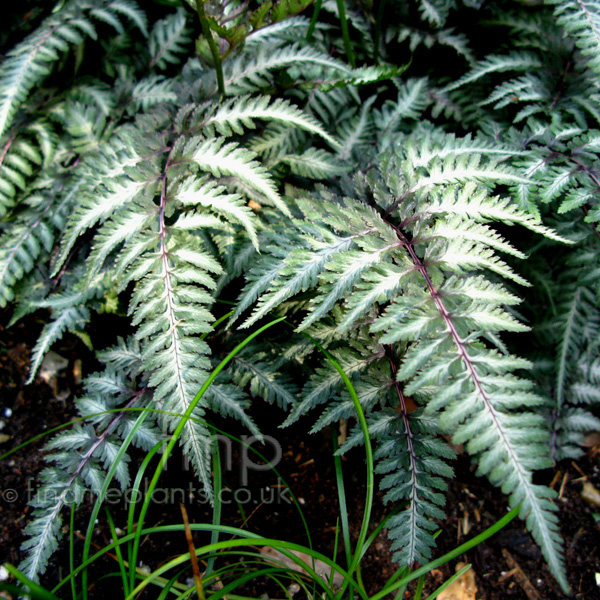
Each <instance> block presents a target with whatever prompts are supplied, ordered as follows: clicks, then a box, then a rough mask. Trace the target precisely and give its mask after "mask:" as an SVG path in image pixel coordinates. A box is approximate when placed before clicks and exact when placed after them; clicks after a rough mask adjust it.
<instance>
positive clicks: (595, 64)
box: [549, 0, 600, 74]
mask: <svg viewBox="0 0 600 600" xmlns="http://www.w3.org/2000/svg"><path fill="white" fill-rule="evenodd" d="M549 4H554V5H555V6H556V8H555V9H554V14H555V15H556V17H557V22H558V23H559V25H561V26H562V27H563V28H564V30H565V32H566V33H567V35H570V36H573V37H574V38H575V43H576V44H577V46H578V47H579V48H580V49H581V53H582V54H583V55H584V56H586V57H589V58H588V62H589V66H590V67H591V68H592V69H593V70H594V71H595V72H596V74H598V73H600V59H599V58H598V55H599V54H600V4H599V3H598V2H596V1H594V0H568V1H564V0H552V2H549Z"/></svg>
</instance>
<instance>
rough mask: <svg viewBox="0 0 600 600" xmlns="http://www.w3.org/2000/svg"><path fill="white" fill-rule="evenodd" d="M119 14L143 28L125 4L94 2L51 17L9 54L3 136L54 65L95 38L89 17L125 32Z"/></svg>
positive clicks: (0, 121) (2, 73)
mask: <svg viewBox="0 0 600 600" xmlns="http://www.w3.org/2000/svg"><path fill="white" fill-rule="evenodd" d="M119 14H124V15H125V16H127V17H128V18H130V19H132V20H133V21H134V22H136V23H137V25H138V26H141V27H143V26H144V17H143V16H142V14H141V13H140V12H139V10H138V9H137V7H136V6H135V5H134V4H133V3H130V2H127V1H126V0H103V1H102V2H101V3H100V6H99V5H98V3H92V2H83V1H80V2H73V3H71V4H70V5H69V6H68V7H66V8H63V9H62V10H60V11H57V12H56V13H55V14H53V15H52V16H50V17H48V18H47V19H46V20H45V21H44V23H43V24H42V25H41V26H40V27H39V28H38V29H37V30H36V31H35V32H34V33H32V34H31V35H30V36H29V37H28V38H26V39H25V40H24V41H23V42H21V43H20V44H19V45H18V46H16V47H15V48H14V49H13V50H11V51H10V52H9V54H8V55H7V57H6V60H5V61H4V63H3V64H2V68H1V70H0V136H2V135H3V134H4V133H5V132H6V131H7V130H8V128H9V127H10V125H11V123H12V121H13V119H14V117H15V115H16V113H17V110H18V109H19V106H20V105H21V104H22V103H23V101H24V100H25V99H26V98H27V94H28V93H29V92H30V90H31V89H33V87H34V86H35V85H37V84H38V83H39V82H40V81H42V80H43V79H44V78H45V77H46V76H47V75H48V74H49V73H50V71H51V69H52V66H53V64H54V63H55V62H56V61H58V60H59V59H60V57H61V56H62V55H63V54H64V53H65V52H66V51H67V50H68V48H69V47H70V46H72V45H78V44H82V43H83V41H84V39H85V38H86V37H90V38H92V39H95V38H96V32H95V29H94V27H93V25H92V21H91V19H90V17H95V18H96V19H102V20H105V21H109V24H110V25H112V26H113V27H116V28H117V29H119V28H122V26H121V24H120V20H119V18H118V15H119ZM88 15H89V16H88Z"/></svg>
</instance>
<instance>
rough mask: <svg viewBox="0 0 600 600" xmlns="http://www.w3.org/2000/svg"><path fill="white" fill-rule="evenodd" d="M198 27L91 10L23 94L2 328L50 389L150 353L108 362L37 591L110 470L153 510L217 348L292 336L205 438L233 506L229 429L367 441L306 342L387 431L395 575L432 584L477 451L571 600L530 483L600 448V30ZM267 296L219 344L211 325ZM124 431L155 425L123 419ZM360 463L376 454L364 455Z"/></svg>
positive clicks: (466, 22) (334, 12)
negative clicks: (263, 323) (459, 483)
mask: <svg viewBox="0 0 600 600" xmlns="http://www.w3.org/2000/svg"><path fill="white" fill-rule="evenodd" d="M187 3H188V5H189V6H188V7H185V8H186V9H192V10H184V8H183V7H180V8H178V9H175V10H172V9H171V8H169V7H170V6H172V4H173V3H171V2H169V3H166V4H165V3H159V4H160V6H158V5H157V6H154V7H153V8H152V9H151V10H149V12H148V14H149V15H151V18H150V22H148V19H147V17H146V15H145V14H144V12H143V11H142V10H141V9H140V8H139V7H138V6H137V5H136V4H134V3H132V2H130V1H129V0H102V1H100V2H91V1H88V0H69V1H67V2H64V3H61V4H60V5H59V6H58V7H57V8H56V10H55V11H54V12H52V14H50V15H49V16H47V17H45V18H44V16H43V13H40V20H39V24H38V25H37V28H36V29H34V30H33V32H32V33H30V34H28V35H27V36H22V37H23V39H21V41H17V43H16V45H15V46H14V47H12V48H6V49H5V50H6V52H5V56H6V58H5V60H4V62H3V63H2V65H1V66H0V306H2V307H5V306H6V307H12V308H14V312H13V322H14V321H15V320H17V319H19V318H21V317H23V316H24V315H26V314H28V313H31V312H33V311H40V312H39V313H38V314H39V315H42V316H43V318H44V319H45V324H44V326H43V327H42V328H41V329H42V330H41V334H40V337H39V340H38V342H37V344H36V345H35V347H34V349H33V357H32V370H31V373H30V379H32V378H34V377H35V374H36V370H37V369H38V367H39V365H40V364H41V362H42V360H43V358H44V355H45V353H46V352H47V351H48V349H49V348H50V347H52V346H53V345H54V344H56V343H57V342H59V340H60V339H61V337H62V336H64V335H67V334H69V333H70V334H75V335H80V336H82V335H83V336H84V335H87V334H86V333H84V332H85V331H86V327H87V325H88V323H89V322H90V321H93V320H94V319H95V318H96V316H95V315H96V314H97V313H100V312H103V311H105V310H112V311H114V312H117V313H118V314H120V315H121V316H122V317H123V318H124V319H125V320H128V322H129V324H130V326H131V328H132V329H131V332H132V335H130V337H128V338H127V339H120V340H118V341H117V342H116V345H115V346H114V347H113V348H111V349H109V350H104V351H101V352H100V353H99V355H100V358H101V360H102V361H103V362H104V363H105V365H106V368H105V369H104V371H102V372H101V373H97V374H94V375H91V376H89V377H88V378H87V379H86V383H85V385H86V394H85V395H84V397H83V398H80V399H79V400H77V401H76V405H77V407H78V410H79V411H80V413H81V415H82V417H84V422H82V424H81V425H80V426H78V427H75V428H73V429H72V430H70V431H68V432H65V433H64V434H62V435H60V436H58V437H56V438H55V439H54V440H53V441H51V442H50V445H49V446H48V452H49V454H48V458H49V463H50V465H49V467H48V469H47V470H46V471H45V473H44V475H43V478H42V480H43V481H42V485H41V487H40V494H39V496H38V499H37V500H36V505H37V508H36V510H35V515H34V519H33V521H32V522H31V524H30V525H29V526H28V533H29V534H30V536H31V538H30V540H29V541H28V542H26V544H25V547H24V548H25V550H26V552H25V562H24V566H25V569H26V571H27V573H28V576H30V577H33V578H35V577H36V576H38V575H39V573H40V572H41V571H43V569H44V568H45V565H46V564H47V561H48V559H49V557H50V555H51V554H52V552H53V551H54V549H55V548H56V547H57V543H58V539H59V538H60V525H61V523H60V515H61V511H62V510H63V508H65V507H66V506H67V505H68V504H70V503H71V501H72V500H75V504H77V503H80V502H81V501H82V499H83V497H84V495H85V493H86V491H88V490H91V491H93V492H96V493H97V492H98V491H99V490H100V489H101V487H102V485H103V482H104V478H105V476H106V472H107V471H108V470H110V468H111V467H115V468H116V476H117V479H118V481H119V483H120V484H121V485H127V478H128V468H127V460H128V459H127V454H126V453H125V454H124V458H123V459H122V463H118V464H115V462H114V461H115V460H116V458H115V457H116V456H117V454H118V453H119V451H120V448H121V447H122V444H123V443H124V440H126V439H128V443H129V442H131V443H133V444H134V445H137V446H139V447H141V448H143V449H144V450H149V449H150V448H152V447H153V446H154V445H155V444H156V443H157V442H158V441H159V440H160V439H161V434H159V433H158V432H159V431H162V433H163V434H164V433H166V432H169V431H173V430H174V428H175V427H176V426H177V424H178V423H179V419H178V417H177V415H180V414H182V413H184V412H185V411H186V410H187V409H188V407H189V404H190V402H191V400H192V398H193V397H194V394H195V393H196V391H197V390H198V388H199V387H200V386H201V385H202V384H203V383H204V382H205V381H206V379H207V377H208V375H209V373H210V371H211V369H213V368H214V366H215V365H216V364H218V362H219V356H218V353H219V352H220V351H221V349H225V348H226V347H227V346H228V345H229V344H230V343H235V341H236V340H237V339H239V338H240V336H242V335H243V333H244V332H243V329H244V328H245V327H250V326H253V325H255V324H256V323H258V322H259V321H260V320H261V319H263V318H265V317H266V316H267V315H269V314H271V313H278V314H285V315H286V318H287V319H288V320H289V321H291V322H293V323H294V324H295V328H296V331H297V332H298V334H292V335H289V334H288V333H285V334H284V333H274V334H272V339H269V340H267V341H261V342H258V341H254V342H253V343H252V344H250V345H249V346H248V347H247V348H246V349H245V350H244V352H242V353H241V354H239V355H238V356H237V357H236V358H235V360H234V361H233V362H232V364H231V368H230V369H229V370H228V371H227V372H224V373H222V374H221V375H220V379H219V380H217V381H216V382H214V383H213V384H212V385H211V386H210V388H209V390H208V391H207V393H206V394H205V395H204V396H203V398H202V401H201V402H200V403H199V404H198V405H197V406H196V409H195V412H194V414H193V415H192V416H193V419H190V420H189V421H188V422H186V424H185V426H184V429H183V433H182V436H181V438H180V441H181V445H182V450H183V453H184V454H185V456H186V457H187V458H189V460H190V461H191V462H192V464H193V467H194V472H195V474H196V475H197V477H198V478H199V479H200V480H201V482H202V485H203V487H204V489H205V491H206V492H207V494H208V496H209V497H210V495H211V493H212V492H211V468H212V466H211V464H210V452H211V448H212V446H211V444H212V440H211V437H210V435H209V428H208V424H207V421H208V420H209V419H210V416H209V415H210V413H211V412H218V413H220V414H222V415H224V416H228V417H233V418H236V419H238V420H239V421H240V422H241V423H243V425H244V426H245V427H246V428H247V429H248V430H249V431H251V432H252V433H253V434H254V435H257V436H260V431H259V430H258V428H257V427H256V424H255V423H254V421H253V419H252V417H251V415H250V412H249V407H250V404H251V402H254V401H255V400H257V399H258V398H259V397H260V398H264V399H265V400H266V401H267V402H269V403H271V404H277V405H278V406H280V407H281V408H282V409H284V410H286V411H287V417H286V420H285V423H286V424H290V423H293V422H295V421H297V420H299V419H301V418H304V417H305V416H306V415H308V414H310V413H313V412H317V411H320V412H319V414H318V416H316V417H315V422H314V423H313V425H312V431H317V430H320V429H323V428H325V427H329V426H331V425H333V424H334V423H336V422H337V421H339V420H340V419H352V418H353V417H354V414H355V407H354V404H353V402H352V399H351V398H350V397H349V395H348V392H347V390H346V387H345V386H344V385H343V381H342V380H341V378H340V375H339V373H337V371H333V372H332V371H331V369H329V368H328V366H327V364H325V363H323V364H322V363H321V362H320V360H321V357H319V356H318V354H317V353H316V352H315V349H314V345H313V344H312V342H310V341H309V340H308V339H307V338H306V337H304V336H302V335H299V333H307V334H309V336H311V337H312V338H316V339H318V340H320V342H321V343H322V344H323V345H324V346H325V347H327V349H328V351H329V352H330V353H331V354H332V355H334V356H335V357H336V359H337V360H338V362H339V363H340V364H341V366H342V368H343V369H344V371H345V372H346V373H347V374H348V376H349V377H350V378H351V380H352V382H353V385H354V387H355V389H356V392H357V395H358V398H359V402H360V403H361V405H362V407H363V409H364V411H365V413H366V418H367V422H368V426H369V430H370V433H371V435H372V437H373V440H374V441H375V445H376V450H375V456H376V459H377V471H378V473H379V474H380V475H381V478H380V487H381V489H382V491H383V494H384V497H385V499H386V501H387V502H389V503H391V504H395V505H398V504H400V505H401V506H400V508H399V510H398V512H397V513H396V514H395V515H394V516H393V517H392V518H391V520H390V521H389V525H390V528H389V531H390V536H391V538H392V540H393V548H394V559H395V560H396V561H397V562H399V563H401V564H402V565H413V564H415V563H419V562H420V563H423V562H425V561H427V560H428V559H429V558H430V557H431V556H432V553H433V548H434V539H433V532H434V531H435V530H436V528H437V527H438V524H437V522H438V521H439V520H441V519H443V518H444V502H445V499H444V495H445V494H444V493H445V491H446V487H447V480H448V479H450V478H452V477H453V471H452V468H451V466H450V461H451V460H452V458H453V451H452V448H451V446H450V445H449V444H448V442H447V438H446V437H445V436H447V435H451V436H452V439H453V441H454V442H456V443H464V444H465V447H466V449H467V451H468V452H469V453H470V454H471V455H472V457H473V459H474V462H475V463H476V464H477V466H478V472H479V473H480V474H482V475H486V476H487V477H488V478H489V479H490V481H491V482H492V483H493V484H494V485H497V486H498V487H500V488H501V490H502V491H503V492H504V494H505V495H506V496H507V498H508V503H509V504H510V505H511V506H517V505H519V506H520V512H521V516H522V517H523V518H524V519H525V522H526V525H527V526H528V528H529V530H530V531H531V532H532V534H533V536H534V538H535V540H536V541H537V543H538V544H539V545H540V547H541V549H542V552H543V554H544V556H545V557H546V559H547V562H548V564H549V566H550V568H551V570H552V571H553V573H554V574H555V575H556V577H557V579H558V581H559V582H560V584H561V586H562V587H563V589H565V590H567V588H568V585H567V581H566V577H565V569H564V565H563V558H562V548H561V539H560V535H559V532H558V522H557V517H556V512H555V507H554V504H553V493H552V492H551V490H549V489H548V488H546V487H545V486H543V485H541V484H538V483H534V475H535V473H536V471H538V470H540V469H545V468H546V467H548V466H550V465H551V464H552V460H553V459H554V460H560V459H562V458H570V457H575V456H578V455H579V454H580V453H581V451H582V450H581V444H582V442H583V441H584V439H585V435H586V434H587V432H588V431H592V430H598V429H599V428H600V421H599V418H598V408H597V407H598V402H599V400H600V394H599V392H598V389H599V383H600V375H599V373H600V371H599V368H598V364H599V361H600V355H599V352H598V348H599V347H598V342H597V337H598V336H597V333H598V326H599V325H598V324H599V323H600V316H599V315H600V312H599V310H600V309H599V303H598V297H599V296H598V294H599V293H600V287H599V285H598V282H599V281H600V270H599V269H598V268H596V267H595V266H594V265H596V264H597V263H598V260H599V258H600V253H599V250H598V223H599V222H600V212H599V209H598V191H599V188H600V171H599V168H598V164H600V163H599V160H598V159H599V151H600V133H599V127H600V85H599V84H598V74H599V73H600V69H599V67H598V60H599V56H600V49H599V48H598V35H597V33H598V15H599V14H600V9H599V7H598V4H597V2H594V1H592V0H552V1H551V2H548V3H547V4H548V5H549V6H541V5H540V6H535V7H531V6H529V3H513V4H511V5H509V4H508V3H506V4H505V3H482V2H478V1H476V0H463V1H462V2H459V1H458V0H411V1H409V2H379V3H375V10H373V6H372V3H354V4H353V5H352V6H350V4H349V3H344V6H345V8H346V10H347V14H346V15H345V16H344V15H340V14H339V11H340V6H341V3H339V2H335V1H334V0H324V1H323V2H322V3H319V5H318V6H319V7H320V8H321V10H322V12H321V13H320V15H319V18H317V17H316V16H315V17H314V18H313V19H311V18H310V17H311V12H310V11H315V12H313V13H312V15H315V14H316V12H318V10H319V8H318V7H317V6H315V7H311V6H309V5H310V3H309V2H306V1H305V0H297V1H296V0H294V1H288V0H281V1H277V2H262V3H252V2H251V3H243V2H238V1H237V0H232V1H231V2H229V1H228V2H224V3H212V4H211V6H210V10H208V6H207V7H206V8H207V10H203V8H204V3H200V4H198V5H196V3H194V2H191V0H189V1H188V2H187ZM197 9H198V10H197ZM301 11H307V12H306V14H305V15H299V14H297V13H300V12H301ZM196 13H197V15H196ZM319 19H320V20H319ZM340 23H341V27H340ZM13 29H14V28H12V26H11V28H10V31H9V32H8V33H7V34H6V35H3V36H2V38H1V39H0V43H3V44H5V45H6V44H9V43H13V42H12V39H13V38H16V37H17V36H16V31H13ZM488 34H489V35H488ZM483 40H485V43H484V42H483ZM448 48H452V54H453V56H455V58H456V59H457V60H455V61H452V62H451V63H449V62H448V61H447V52H448ZM92 55H93V56H94V59H93V60H88V57H89V56H92ZM346 55H348V60H349V61H350V62H352V61H356V64H358V65H360V66H359V67H358V68H352V67H350V66H349V65H348V64H346V58H345V57H346ZM350 55H352V56H350ZM406 69H409V71H408V77H405V76H404V75H403V73H404V71H405V70H406ZM515 231H516V233H514V232H515ZM244 280H245V282H246V285H245V287H244V289H243V291H242V293H241V295H240V296H239V302H238V303H237V306H236V308H235V312H234V318H233V319H232V320H231V321H230V323H229V327H228V328H227V331H226V332H225V333H224V334H220V333H218V332H216V333H215V332H214V331H213V325H214V322H215V313H217V314H218V308H216V305H215V301H216V300H217V299H218V298H219V297H220V296H221V295H223V296H224V297H225V298H231V297H233V296H235V295H236V294H238V293H239V287H240V281H244ZM517 307H518V308H517ZM507 334H510V335H507ZM215 336H217V340H216V342H217V343H215V341H214V338H215ZM88 341H89V342H90V343H91V344H94V343H96V340H94V339H89V340H88ZM517 344H518V348H519V350H518V353H519V356H516V355H515V353H514V348H515V347H517ZM125 408H135V409H145V411H144V414H145V415H146V416H145V417H144V420H143V423H142V421H141V420H137V416H134V415H135V413H131V412H128V411H126V410H123V411H122V412H116V413H115V412H113V413H106V411H107V410H119V409H125ZM100 413H104V414H100ZM134 428H137V429H134ZM128 436H132V437H130V438H128ZM363 442H364V440H363V437H362V432H361V430H360V429H359V428H357V427H354V428H353V429H352V430H351V433H350V434H349V436H348V438H347V440H346V442H345V444H344V445H343V447H342V449H341V452H344V451H346V450H348V449H349V448H351V447H353V446H355V445H358V444H361V443H363ZM46 492H48V495H47V496H46V495H45V493H46Z"/></svg>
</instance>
